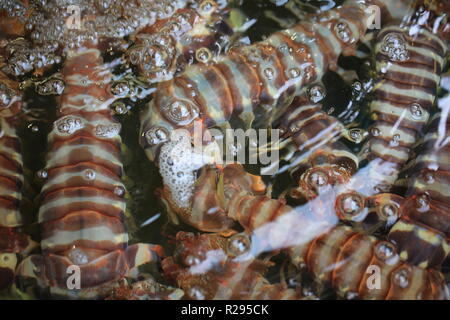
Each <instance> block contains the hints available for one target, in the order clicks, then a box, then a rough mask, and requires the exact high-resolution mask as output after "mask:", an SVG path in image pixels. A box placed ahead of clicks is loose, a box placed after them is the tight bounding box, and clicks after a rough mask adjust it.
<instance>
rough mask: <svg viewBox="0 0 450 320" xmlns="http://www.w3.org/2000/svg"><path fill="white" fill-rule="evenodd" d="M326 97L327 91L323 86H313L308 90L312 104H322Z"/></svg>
mask: <svg viewBox="0 0 450 320" xmlns="http://www.w3.org/2000/svg"><path fill="white" fill-rule="evenodd" d="M325 96H326V90H325V88H324V87H323V86H321V85H315V86H312V87H311V88H310V89H309V90H308V97H309V100H310V101H311V102H312V103H319V102H321V101H322V100H323V99H325Z"/></svg>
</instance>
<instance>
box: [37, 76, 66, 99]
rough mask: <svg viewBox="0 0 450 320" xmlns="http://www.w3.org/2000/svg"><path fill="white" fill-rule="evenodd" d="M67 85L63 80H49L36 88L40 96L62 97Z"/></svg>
mask: <svg viewBox="0 0 450 320" xmlns="http://www.w3.org/2000/svg"><path fill="white" fill-rule="evenodd" d="M64 88H65V84H64V81H62V80H61V79H49V80H47V81H45V82H43V83H40V84H39V85H38V86H37V87H36V92H37V93H38V94H40V95H44V96H45V95H61V94H62V93H63V91H64Z"/></svg>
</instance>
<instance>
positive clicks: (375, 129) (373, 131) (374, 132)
mask: <svg viewBox="0 0 450 320" xmlns="http://www.w3.org/2000/svg"><path fill="white" fill-rule="evenodd" d="M370 133H371V134H372V136H374V137H378V136H379V135H380V134H381V131H380V129H378V128H377V127H373V128H372V129H370Z"/></svg>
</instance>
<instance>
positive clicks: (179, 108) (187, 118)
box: [163, 101, 199, 126]
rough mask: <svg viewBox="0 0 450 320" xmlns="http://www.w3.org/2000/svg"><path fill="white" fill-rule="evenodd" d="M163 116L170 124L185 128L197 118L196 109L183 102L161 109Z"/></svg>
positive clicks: (176, 102)
mask: <svg viewBox="0 0 450 320" xmlns="http://www.w3.org/2000/svg"><path fill="white" fill-rule="evenodd" d="M163 112H164V115H165V116H166V118H167V119H168V120H170V121H171V122H173V123H175V124H177V125H181V126H185V125H188V124H189V123H191V122H192V121H193V120H194V119H195V118H197V117H198V116H199V113H198V110H197V108H195V107H194V106H193V105H192V104H190V103H188V102H183V101H175V102H173V103H171V104H169V105H168V107H166V108H163Z"/></svg>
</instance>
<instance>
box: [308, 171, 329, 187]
mask: <svg viewBox="0 0 450 320" xmlns="http://www.w3.org/2000/svg"><path fill="white" fill-rule="evenodd" d="M308 182H309V184H310V185H311V186H314V187H324V186H326V185H327V184H328V175H327V174H326V173H325V172H323V171H319V170H316V171H314V172H312V173H310V174H309V177H308Z"/></svg>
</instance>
